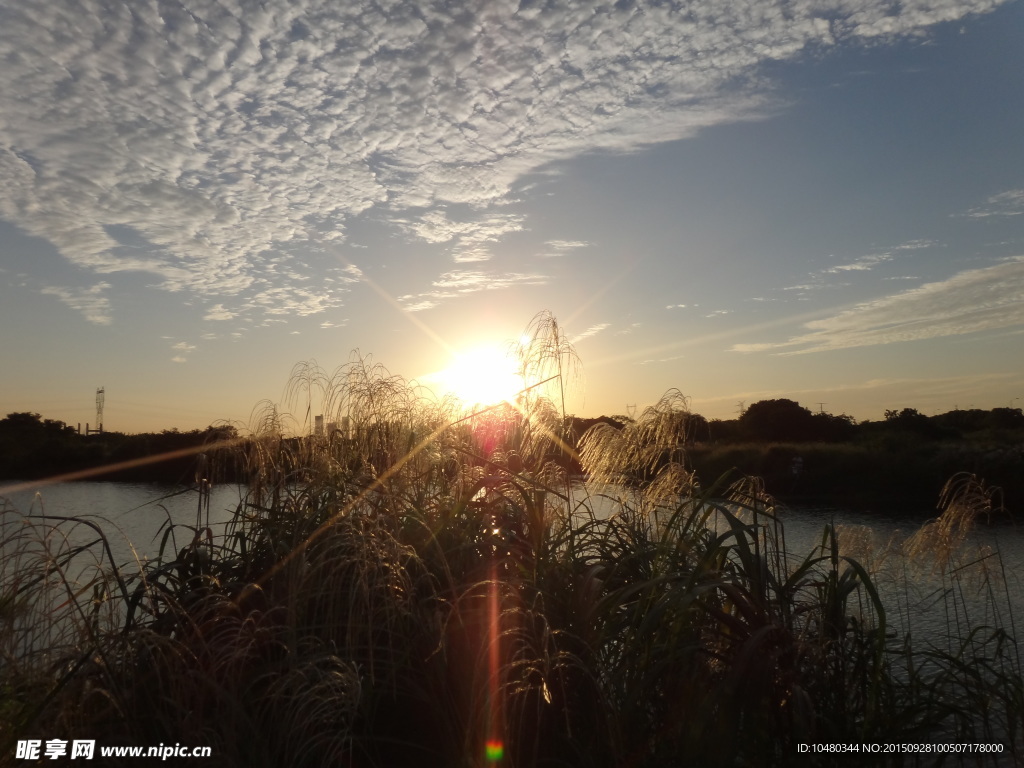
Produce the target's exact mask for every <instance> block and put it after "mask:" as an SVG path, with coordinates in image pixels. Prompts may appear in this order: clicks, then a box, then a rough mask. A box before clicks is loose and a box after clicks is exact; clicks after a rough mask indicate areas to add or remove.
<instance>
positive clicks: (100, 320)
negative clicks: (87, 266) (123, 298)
mask: <svg viewBox="0 0 1024 768" xmlns="http://www.w3.org/2000/svg"><path fill="white" fill-rule="evenodd" d="M108 288H110V283H96V285H94V286H92V287H91V288H62V287H59V286H48V287H46V288H43V289H42V292H43V293H44V294H47V295H48V296H56V297H57V298H58V299H60V300H61V301H62V302H64V303H65V304H66V305H67V306H69V307H71V308H72V309H74V310H76V311H78V312H81V313H82V316H83V317H84V318H85V319H86V320H88V321H89V322H90V323H93V324H95V325H110V323H111V317H110V299H108V298H107V297H106V296H101V295H100V294H102V293H103V292H104V291H106V290H107V289H108Z"/></svg>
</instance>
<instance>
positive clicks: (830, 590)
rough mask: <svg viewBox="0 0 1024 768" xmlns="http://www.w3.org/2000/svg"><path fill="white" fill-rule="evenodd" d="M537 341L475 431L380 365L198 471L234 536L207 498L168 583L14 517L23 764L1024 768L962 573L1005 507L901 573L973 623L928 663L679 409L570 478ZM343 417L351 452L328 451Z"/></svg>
mask: <svg viewBox="0 0 1024 768" xmlns="http://www.w3.org/2000/svg"><path fill="white" fill-rule="evenodd" d="M531 327H532V328H534V329H535V330H534V333H533V335H532V336H530V337H529V341H528V342H527V343H525V344H523V345H522V347H521V348H520V349H518V350H517V353H518V354H520V355H521V359H522V360H523V361H524V367H526V368H527V369H528V370H530V371H532V376H533V379H532V380H530V381H528V383H529V384H531V386H530V387H529V388H528V389H526V390H524V391H523V392H522V393H521V394H520V396H519V397H518V398H517V399H516V402H514V403H509V404H506V405H503V406H500V407H496V408H491V409H487V410H486V411H481V412H476V413H464V412H462V411H460V410H459V408H458V405H457V404H456V403H454V402H451V401H440V402H439V401H438V400H436V399H434V398H429V397H425V396H423V393H422V392H421V391H419V390H417V389H416V388H415V387H414V386H412V385H410V384H409V383H408V382H406V381H404V380H403V379H401V378H400V377H396V376H393V375H391V374H390V373H389V372H388V371H387V370H386V369H385V368H383V367H382V366H380V365H379V364H375V363H373V362H372V361H371V360H369V359H368V358H363V357H359V356H354V357H353V358H352V359H351V360H350V362H349V363H348V364H347V365H345V366H342V367H341V368H340V369H338V370H337V371H334V372H326V371H323V370H322V369H320V368H319V367H318V366H317V365H315V364H314V363H305V364H302V365H300V366H297V367H296V369H295V370H294V371H293V378H292V382H293V386H292V387H291V389H290V395H291V397H292V400H291V401H290V402H289V403H288V404H287V406H288V409H289V411H290V412H294V413H298V414H300V418H299V419H298V420H295V419H292V418H291V417H290V416H289V415H288V413H289V411H286V410H284V409H282V408H281V407H279V406H277V405H276V404H272V403H264V404H261V406H260V407H259V408H258V409H257V410H256V411H255V412H254V415H253V419H252V423H251V424H250V427H249V429H248V430H247V432H248V434H246V435H244V437H245V439H244V440H242V439H230V440H225V441H221V442H220V443H219V446H220V447H219V448H218V447H217V446H216V445H214V446H212V447H211V448H210V450H209V451H208V453H207V460H206V461H205V463H204V464H202V465H200V468H201V469H206V470H211V471H212V470H213V469H214V468H216V467H218V466H221V467H223V466H230V467H232V471H234V472H237V473H240V474H241V475H242V476H244V478H245V480H246V485H245V496H244V498H243V499H242V501H241V502H240V503H239V505H238V508H237V509H236V510H235V514H234V516H233V519H232V520H231V522H230V523H229V524H228V525H227V526H225V527H224V528H223V529H215V526H213V525H211V522H210V516H209V483H208V482H203V480H206V479H208V478H206V477H203V476H200V478H199V480H200V482H199V483H197V485H196V488H197V493H196V497H197V513H196V521H195V524H194V525H189V526H181V527H179V530H178V531H177V532H176V533H177V535H178V537H179V538H180V537H181V535H182V534H183V535H184V539H183V540H184V542H186V543H185V545H184V546H182V547H181V548H178V547H176V546H172V545H171V542H172V541H173V540H174V536H173V535H172V534H174V533H175V532H172V531H167V532H166V534H165V536H164V539H163V544H164V545H163V546H162V547H161V549H160V553H159V556H158V557H157V558H156V559H154V560H152V561H148V562H138V563H131V564H123V563H112V562H110V554H109V551H110V550H109V548H107V547H105V546H104V537H103V535H102V532H101V531H97V532H96V536H95V537H94V538H91V539H90V540H88V541H86V542H85V543H77V542H79V541H80V538H75V537H74V536H72V533H73V531H72V530H71V529H72V528H74V527H75V526H78V525H81V522H82V521H78V520H73V519H68V520H62V521H57V524H56V525H54V521H52V520H50V521H48V520H44V519H39V518H35V517H33V516H31V515H27V516H26V515H24V514H22V513H19V512H18V511H16V510H14V509H11V508H10V507H9V506H8V507H4V508H3V510H2V513H0V546H2V548H3V549H2V551H3V554H4V557H3V560H2V565H0V726H2V729H0V742H2V743H0V754H2V755H5V756H8V755H12V754H14V745H15V742H16V740H18V739H24V738H61V739H67V740H72V739H95V740H96V741H97V743H98V744H99V745H113V744H124V745H127V744H138V745H153V744H159V743H165V744H168V743H181V744H194V745H203V746H211V747H212V748H213V757H212V758H210V759H209V762H210V764H211V765H221V766H242V765H245V766H277V765H282V764H288V765H301V766H327V765H339V764H341V765H357V766H395V765H414V764H426V765H452V766H478V765H479V766H482V765H499V764H500V765H504V766H595V767H598V768H600V767H601V766H608V767H609V768H611V767H612V766H616V767H618V766H651V767H654V766H669V765H673V766H674V765H679V764H681V763H685V764H693V765H702V766H736V765H749V766H774V765H786V764H796V763H799V764H802V765H807V764H819V765H830V764H832V763H833V762H834V757H835V756H834V755H832V754H812V755H810V756H802V755H800V754H799V753H798V751H797V745H798V744H801V743H835V744H838V743H842V744H848V745H861V744H865V743H879V744H891V743H905V742H911V743H938V742H943V743H945V742H973V743H984V744H994V743H998V744H999V749H1000V750H1001V751H1000V752H988V751H986V752H983V753H978V754H971V755H968V756H965V755H963V754H957V753H954V752H946V751H943V752H931V753H929V754H927V755H922V754H918V753H913V752H910V753H902V752H898V753H895V754H887V755H878V756H876V755H867V754H865V753H860V754H858V755H857V757H856V758H854V760H853V762H855V763H857V764H872V765H918V764H926V765H935V764H951V765H952V764H992V765H996V764H999V761H1000V760H1004V761H1005V760H1006V759H1007V758H1008V757H1009V758H1016V757H1019V756H1020V754H1021V749H1022V746H1024V744H1022V734H1021V723H1022V716H1024V684H1022V676H1021V665H1020V658H1019V655H1018V652H1017V646H1016V643H1015V641H1014V638H1013V632H1012V626H1013V615H1012V611H1011V610H1010V608H1009V605H1010V603H1009V600H1008V595H1007V593H1006V587H1005V583H1006V582H1005V580H1002V581H1001V580H1000V573H999V566H998V559H997V558H996V557H995V556H994V555H993V554H992V553H980V554H979V553H977V552H972V551H970V550H969V549H965V544H964V534H965V533H966V531H967V530H968V529H969V526H970V525H972V524H973V522H974V521H975V520H976V519H978V518H979V517H980V516H984V515H991V514H996V513H997V512H998V508H997V507H998V505H997V504H995V503H994V499H993V496H992V494H991V493H990V491H989V489H987V488H986V487H985V486H984V485H983V484H982V483H981V482H980V481H978V480H977V479H975V478H972V477H970V476H966V475H962V476H958V477H956V478H955V479H954V481H952V482H951V483H950V484H949V485H948V486H947V492H946V494H945V495H944V497H943V499H942V503H943V511H942V514H941V515H940V517H939V518H938V521H937V522H936V523H935V524H934V525H933V526H931V527H930V528H929V529H927V530H926V531H925V532H924V533H922V534H921V536H920V537H918V538H915V539H914V540H913V541H912V546H910V547H909V548H908V549H907V550H906V551H905V552H900V553H898V554H899V557H900V562H901V563H902V564H903V568H902V570H901V571H900V573H901V574H902V576H901V577H902V578H904V579H912V578H913V576H912V573H913V569H914V568H927V569H930V570H934V571H935V572H936V573H937V574H939V578H940V579H941V580H942V583H943V585H944V587H943V589H942V592H941V594H940V595H939V596H938V598H939V599H940V600H944V601H945V602H946V604H947V605H948V606H949V610H950V611H951V612H954V613H955V615H957V616H964V617H965V618H964V623H963V625H960V626H957V625H952V624H951V626H950V637H948V638H932V639H931V640H930V641H929V640H927V639H924V638H921V637H911V636H909V635H908V634H907V632H906V630H905V629H904V628H901V626H900V624H899V621H898V616H897V615H896V614H895V613H894V611H893V610H892V608H891V607H890V606H889V605H887V603H886V600H885V595H886V594H888V593H887V592H886V591H885V590H884V589H883V588H882V587H883V584H882V579H883V578H888V576H886V573H888V572H883V571H881V570H876V569H875V568H874V566H873V565H872V563H873V562H874V560H873V559H872V557H871V556H870V553H865V554H864V555H863V556H858V557H854V556H853V555H852V554H851V552H852V551H853V550H852V549H851V546H852V545H850V544H849V543H847V542H848V539H847V537H846V536H845V534H844V532H843V531H841V530H839V529H837V528H835V527H833V526H826V527H825V528H824V529H823V531H822V535H821V538H820V540H819V542H818V544H817V545H816V546H814V547H813V548H812V549H811V550H810V551H809V552H806V553H796V552H790V551H788V549H787V547H786V540H785V529H784V526H783V524H782V521H781V520H780V518H779V516H778V515H777V514H776V507H775V502H774V501H773V499H772V498H771V497H770V496H769V495H768V494H767V493H765V489H764V486H763V484H761V483H760V482H758V481H756V480H753V479H750V478H744V477H741V476H736V475H727V476H725V477H722V478H720V479H718V480H713V481H710V482H707V484H706V485H701V483H700V482H699V480H698V475H697V474H696V473H695V472H694V471H693V469H692V466H691V463H690V453H691V449H692V444H693V440H692V430H693V429H694V427H695V425H697V426H699V425H700V422H699V421H698V420H696V419H694V418H693V414H691V413H690V412H689V403H688V401H687V399H686V398H685V397H684V396H682V394H681V393H679V392H676V391H672V392H669V393H667V394H666V395H665V397H663V398H662V399H661V400H660V401H659V402H658V403H656V404H655V405H654V406H651V407H650V408H648V409H646V410H645V411H644V412H643V413H641V414H640V416H639V417H637V418H636V419H634V420H629V421H628V422H617V421H614V420H604V421H601V422H600V423H598V424H596V425H595V426H593V427H592V428H590V429H588V430H587V431H586V432H585V433H583V434H582V435H580V437H579V441H578V447H579V450H578V451H576V450H575V449H574V447H573V445H572V444H571V442H570V440H569V439H567V438H569V437H571V434H570V433H571V430H569V429H568V428H567V427H568V426H569V425H571V422H570V421H569V419H568V417H567V415H566V414H565V413H564V410H563V409H562V408H561V401H562V393H563V388H564V386H566V384H567V383H568V382H567V381H566V375H567V366H566V363H567V362H568V361H569V360H571V359H572V357H571V354H572V351H571V346H570V345H568V342H566V340H565V337H564V336H563V335H562V333H561V330H560V328H559V327H558V326H557V324H556V323H554V322H553V318H551V321H550V322H549V320H548V319H547V317H542V318H541V321H540V322H538V323H535V324H533V325H532V326H531ZM537 350H542V351H541V352H538V351H537ZM555 356H557V358H556V357H555ZM563 356H564V357H563ZM545 380H546V382H545ZM314 406H315V407H314ZM786 407H789V406H786ZM321 408H322V411H323V412H324V413H325V415H326V417H327V419H328V422H329V423H334V424H336V425H338V426H337V427H336V428H335V429H332V430H324V431H323V432H322V433H318V432H317V431H316V430H315V429H312V428H311V427H312V425H310V424H309V419H310V416H309V415H310V414H312V413H315V412H318V411H319V410H320V409H321ZM302 414H305V415H302ZM616 425H620V426H616ZM296 432H298V433H303V434H304V436H303V437H300V438H295V437H289V436H288V435H289V434H294V433H296ZM566 456H569V457H570V458H571V459H572V460H573V461H575V462H579V465H580V466H581V467H582V468H583V469H584V470H585V471H586V472H587V473H588V474H589V476H590V478H591V482H590V485H589V486H581V485H580V484H579V483H573V482H572V480H571V478H570V476H569V472H568V471H567V468H566V462H565V457H566ZM204 505H205V506H204ZM90 530H92V529H90ZM854 543H856V542H855V541H854ZM971 563H981V564H982V566H981V567H975V566H971ZM896 586H897V587H899V584H898V583H897V584H896ZM968 590H975V591H978V590H980V593H981V595H982V596H983V597H984V598H986V603H985V604H986V605H987V606H989V609H990V610H988V613H987V615H986V619H985V623H984V624H979V623H971V621H970V620H969V617H967V616H966V613H967V612H968V610H969V608H968V602H967V600H966V599H965V595H966V594H967V591H968ZM111 764H113V763H111Z"/></svg>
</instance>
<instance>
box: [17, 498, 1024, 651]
mask: <svg viewBox="0 0 1024 768" xmlns="http://www.w3.org/2000/svg"><path fill="white" fill-rule="evenodd" d="M12 489H13V490H12ZM244 491H245V489H244V487H240V486H238V485H230V484H229V485H220V486H215V487H213V488H212V489H211V492H210V497H209V506H208V509H207V508H205V507H202V506H201V504H200V494H199V493H198V492H197V491H196V490H194V489H192V490H189V489H183V488H175V487H170V486H165V485H158V484H153V483H117V482H71V483H56V484H49V485H40V486H33V485H31V484H7V485H6V486H2V487H0V499H6V500H7V509H9V510H10V509H13V510H16V511H17V512H16V513H10V514H17V515H18V516H19V517H20V515H25V514H27V515H30V516H31V518H30V519H32V520H33V521H34V523H35V524H36V528H35V530H36V533H37V535H40V536H46V535H49V536H51V537H52V536H54V535H56V534H54V532H53V531H52V530H51V527H52V526H53V525H54V524H55V523H57V521H56V520H54V519H53V518H57V517H64V518H77V519H79V520H85V521H91V522H93V523H94V524H96V525H98V526H99V527H100V528H101V529H102V530H103V531H104V533H105V534H106V538H107V541H108V542H109V546H110V556H111V557H112V558H113V560H114V563H115V564H117V565H119V566H121V565H128V566H129V568H131V565H132V564H133V562H134V561H136V560H143V559H147V558H149V559H153V558H156V557H157V556H158V555H159V554H160V548H161V546H165V547H166V549H167V551H166V552H165V555H166V556H167V557H173V554H169V553H170V552H176V551H178V550H179V549H180V548H181V547H182V546H184V545H186V544H187V543H189V541H190V540H191V537H192V532H193V531H194V530H196V529H197V527H199V528H205V527H207V526H208V527H210V528H211V529H212V530H213V532H214V534H217V533H220V532H222V531H223V530H224V526H225V525H226V524H227V523H228V522H229V521H230V520H231V519H232V516H233V514H234V512H235V510H236V509H237V507H238V505H239V503H240V501H241V499H242V497H243V495H244ZM591 499H592V502H591V503H592V505H593V507H594V509H595V512H596V513H597V514H599V515H601V514H607V513H609V511H610V510H611V509H612V508H613V507H614V505H611V504H609V503H608V502H607V501H605V500H602V497H601V495H600V494H597V493H592V494H591ZM0 508H3V502H0ZM45 518H50V520H47V519H45ZM779 519H780V520H781V521H782V523H783V526H784V532H785V545H786V551H787V556H788V560H789V562H790V563H791V565H795V564H796V563H798V562H799V561H800V560H802V559H803V557H804V556H806V554H807V553H809V552H810V551H811V550H812V549H813V548H814V547H815V546H816V545H818V544H820V543H821V539H822V531H823V529H824V527H825V526H826V525H827V524H830V523H831V524H834V525H836V526H837V527H838V528H839V530H840V535H841V539H840V541H841V545H842V547H841V552H842V554H849V555H852V556H854V557H856V558H857V559H858V561H860V562H862V563H863V565H864V566H865V567H866V568H867V569H868V570H869V571H870V572H872V573H873V574H875V576H876V578H877V582H878V585H879V588H880V591H881V592H882V595H883V598H884V599H885V603H886V607H887V611H888V619H889V623H890V627H891V628H892V629H894V630H900V631H904V632H906V631H912V632H913V633H914V635H915V636H917V637H920V636H921V635H922V634H923V635H924V636H927V637H930V638H932V639H933V640H935V641H936V642H941V643H943V644H944V643H945V641H946V640H948V639H949V638H950V637H955V635H956V632H955V625H956V623H957V622H961V625H962V624H963V623H964V622H966V623H967V624H969V625H977V624H991V625H999V626H1004V627H1005V628H1006V629H1007V630H1010V631H1012V630H1013V629H1015V627H1014V625H1013V624H1014V620H1015V619H1016V618H1020V619H1021V620H1022V621H1024V612H1022V611H1024V589H1022V588H1021V587H1022V584H1021V579H1022V574H1024V531H1022V530H1021V529H1020V528H1018V527H1016V526H1013V525H1011V524H1010V523H1007V522H996V523H992V524H988V525H978V526H976V527H974V528H973V529H972V531H971V532H970V534H969V535H968V537H967V539H966V541H965V543H964V545H963V547H962V548H961V550H960V551H959V555H958V557H959V562H960V564H961V565H964V564H970V563H973V565H966V567H963V568H961V569H960V570H959V571H956V572H955V573H956V577H955V578H951V577H950V576H949V575H948V573H947V574H941V573H938V572H937V571H936V569H934V568H933V567H932V565H933V563H932V561H931V560H930V559H929V557H928V553H927V552H925V553H923V554H918V555H917V556H915V557H913V558H911V557H907V556H905V554H904V553H903V549H905V546H904V545H905V543H906V540H907V537H908V536H909V535H910V534H912V533H913V532H914V531H916V530H917V529H918V528H919V527H920V526H921V521H922V519H923V515H921V514H917V515H910V514H908V515H903V516H899V515H891V514H886V515H882V514H871V513H866V512H858V511H853V510H843V509H836V508H825V507H804V508H795V509H786V508H783V509H781V510H780V511H779ZM8 520H10V517H8ZM168 523H172V524H173V525H174V526H175V528H174V533H173V534H172V536H173V539H171V540H168V541H167V542H166V544H165V536H164V534H165V532H166V531H167V529H168ZM8 524H9V523H8ZM718 524H719V525H724V523H723V522H722V521H719V523H718ZM59 525H60V530H61V531H62V532H63V534H61V535H67V536H68V538H69V540H70V541H71V542H72V544H84V543H87V542H90V541H95V540H96V539H97V538H98V537H97V535H96V533H95V531H94V530H93V529H91V528H90V527H88V526H86V525H84V524H82V523H68V522H62V523H60V524H59ZM172 548H173V549H172ZM94 549H95V551H97V552H99V549H100V548H99V547H98V546H97V547H94ZM948 570H949V569H947V571H948ZM985 575H987V576H988V577H989V578H988V579H987V580H985V579H984V578H981V577H982V576H985ZM951 590H953V591H951ZM946 594H949V595H953V596H955V597H956V598H957V600H955V601H953V603H954V604H955V605H956V608H955V610H956V611H960V612H965V613H966V614H967V615H966V616H963V615H956V614H951V613H950V601H949V600H945V599H944V595H946ZM951 627H953V628H954V630H953V631H952V632H951V631H950V628H951ZM1014 634H1016V633H1014Z"/></svg>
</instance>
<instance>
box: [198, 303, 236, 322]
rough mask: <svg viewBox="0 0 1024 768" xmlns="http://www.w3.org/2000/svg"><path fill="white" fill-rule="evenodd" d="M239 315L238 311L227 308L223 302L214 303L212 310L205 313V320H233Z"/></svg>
mask: <svg viewBox="0 0 1024 768" xmlns="http://www.w3.org/2000/svg"><path fill="white" fill-rule="evenodd" d="M237 315H238V313H237V312H232V311H231V310H228V309H225V308H224V305H223V304H214V305H213V306H212V307H210V311H209V312H207V313H206V314H205V315H203V320H231V319H232V318H234V317H237Z"/></svg>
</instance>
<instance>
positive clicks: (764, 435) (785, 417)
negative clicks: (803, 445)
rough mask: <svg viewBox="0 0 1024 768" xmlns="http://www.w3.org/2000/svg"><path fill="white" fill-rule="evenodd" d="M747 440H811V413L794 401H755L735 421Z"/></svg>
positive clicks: (812, 423)
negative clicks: (737, 421)
mask: <svg viewBox="0 0 1024 768" xmlns="http://www.w3.org/2000/svg"><path fill="white" fill-rule="evenodd" d="M739 423H740V427H741V428H742V430H743V432H744V433H745V434H746V436H747V437H749V438H751V439H753V440H760V441H765V442H802V441H806V440H814V439H815V436H814V431H815V422H814V416H813V414H812V413H811V412H810V411H809V410H808V409H807V408H804V407H803V406H802V405H800V403H797V402H796V401H794V400H787V399H785V398H781V399H778V400H759V401H758V402H756V403H754V404H752V405H751V406H750V407H748V408H747V409H746V410H745V411H744V412H743V415H742V416H740V418H739Z"/></svg>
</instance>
